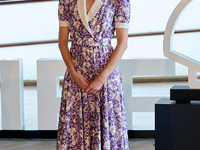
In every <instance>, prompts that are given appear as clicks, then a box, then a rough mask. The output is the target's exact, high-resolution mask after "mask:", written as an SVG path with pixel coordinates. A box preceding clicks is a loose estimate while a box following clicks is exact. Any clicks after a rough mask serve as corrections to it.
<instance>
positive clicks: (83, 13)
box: [77, 0, 103, 35]
mask: <svg viewBox="0 0 200 150" xmlns="http://www.w3.org/2000/svg"><path fill="white" fill-rule="evenodd" d="M77 5H78V12H79V15H80V18H81V20H82V22H83V25H84V26H85V27H86V29H87V30H88V31H89V32H90V34H91V35H92V32H91V30H90V27H89V24H88V23H89V21H90V20H91V19H92V18H94V16H95V15H96V13H97V12H98V10H99V9H100V8H101V6H102V5H103V2H102V0H95V1H94V3H93V4H92V6H91V8H90V10H89V12H88V14H87V10H86V0H78V2H77Z"/></svg>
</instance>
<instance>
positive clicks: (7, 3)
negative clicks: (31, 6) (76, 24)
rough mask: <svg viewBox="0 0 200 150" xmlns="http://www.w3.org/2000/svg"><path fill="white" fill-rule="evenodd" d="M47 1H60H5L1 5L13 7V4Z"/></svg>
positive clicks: (42, 0) (45, 0)
mask: <svg viewBox="0 0 200 150" xmlns="http://www.w3.org/2000/svg"><path fill="white" fill-rule="evenodd" d="M47 1H58V0H26V1H5V2H2V1H1V2H0V5H12V4H24V3H35V2H47Z"/></svg>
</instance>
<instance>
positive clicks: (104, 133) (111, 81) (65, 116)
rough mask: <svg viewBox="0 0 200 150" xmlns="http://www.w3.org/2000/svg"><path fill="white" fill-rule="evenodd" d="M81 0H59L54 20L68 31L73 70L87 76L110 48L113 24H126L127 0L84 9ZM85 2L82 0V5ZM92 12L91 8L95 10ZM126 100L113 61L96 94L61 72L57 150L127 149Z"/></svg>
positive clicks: (103, 0)
mask: <svg viewBox="0 0 200 150" xmlns="http://www.w3.org/2000/svg"><path fill="white" fill-rule="evenodd" d="M85 1H86V0H64V1H63V0H60V2H59V20H60V22H61V23H60V25H61V26H67V27H68V28H69V31H70V37H71V39H72V45H71V47H70V53H71V56H72V60H73V64H74V67H75V69H76V71H77V72H78V73H80V74H82V75H84V76H85V78H86V79H87V80H89V81H90V82H91V81H92V80H93V79H94V78H95V77H96V76H97V75H98V74H99V73H100V72H101V71H102V70H103V69H104V68H105V65H106V63H107V62H108V60H109V58H110V56H111V55H112V52H113V50H114V49H113V47H112V46H111V40H110V38H111V37H112V36H113V35H114V31H115V28H128V23H129V19H130V3H129V0H96V1H95V3H94V4H93V6H92V7H91V11H89V12H88V14H86V13H85V14H81V15H80V12H84V11H82V10H84V9H85V8H84V7H85V3H84V2H85ZM81 4H84V5H81ZM94 12H95V13H94ZM128 149H129V148H128V136H127V124H126V110H125V100H124V92H123V85H122V78H121V73H120V70H119V67H118V66H117V67H116V68H115V69H114V70H113V72H112V73H111V74H110V75H109V77H108V78H107V80H106V81H105V84H104V85H103V87H102V88H101V89H100V91H98V92H97V93H96V94H93V93H85V92H84V91H83V90H82V89H80V88H79V87H78V86H77V84H76V83H75V81H74V80H73V78H72V77H71V75H70V73H69V71H68V70H66V73H65V76H64V83H63V87H62V98H61V106H60V116H59V124H58V136H57V150H128Z"/></svg>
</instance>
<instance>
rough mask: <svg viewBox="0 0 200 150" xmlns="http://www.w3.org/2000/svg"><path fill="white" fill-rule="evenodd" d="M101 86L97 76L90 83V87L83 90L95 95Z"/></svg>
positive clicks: (101, 83)
mask: <svg viewBox="0 0 200 150" xmlns="http://www.w3.org/2000/svg"><path fill="white" fill-rule="evenodd" d="M102 86H103V82H102V81H101V79H99V77H98V76H97V77H96V78H95V79H94V80H93V81H92V82H91V83H90V85H89V86H88V87H87V88H86V89H85V92H86V93H94V94H95V93H97V92H98V91H99V90H100V89H101V87H102Z"/></svg>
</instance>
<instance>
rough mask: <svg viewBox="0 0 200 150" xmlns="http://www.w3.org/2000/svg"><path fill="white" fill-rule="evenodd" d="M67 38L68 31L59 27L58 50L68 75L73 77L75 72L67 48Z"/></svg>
mask: <svg viewBox="0 0 200 150" xmlns="http://www.w3.org/2000/svg"><path fill="white" fill-rule="evenodd" d="M68 36H69V29H68V28H67V27H61V28H60V29H59V41H58V44H59V49H60V52H61V55H62V58H63V60H64V62H65V64H66V66H67V68H68V70H69V72H70V74H71V75H72V77H73V76H74V75H75V74H76V70H75V68H74V64H73V61H72V57H71V54H70V52H69V48H68Z"/></svg>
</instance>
